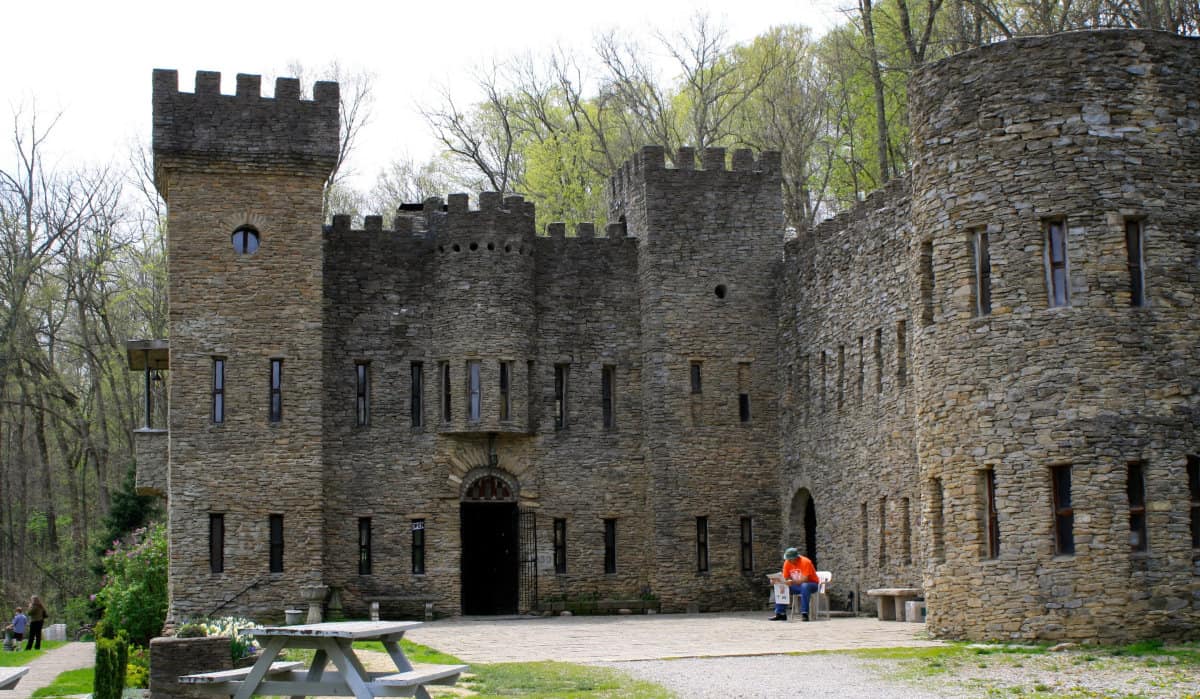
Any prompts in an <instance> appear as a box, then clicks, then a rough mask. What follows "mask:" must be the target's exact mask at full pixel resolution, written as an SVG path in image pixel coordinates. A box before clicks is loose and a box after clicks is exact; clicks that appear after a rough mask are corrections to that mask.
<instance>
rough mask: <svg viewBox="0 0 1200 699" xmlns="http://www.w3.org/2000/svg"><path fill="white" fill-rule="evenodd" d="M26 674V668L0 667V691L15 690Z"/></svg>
mask: <svg viewBox="0 0 1200 699" xmlns="http://www.w3.org/2000/svg"><path fill="white" fill-rule="evenodd" d="M27 672H29V668H27V667H0V689H16V688H17V683H18V682H20V681H21V678H22V677H24V676H25V673H27Z"/></svg>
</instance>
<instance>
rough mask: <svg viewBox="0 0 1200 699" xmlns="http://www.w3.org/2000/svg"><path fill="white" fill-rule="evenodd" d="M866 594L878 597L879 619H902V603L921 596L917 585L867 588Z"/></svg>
mask: <svg viewBox="0 0 1200 699" xmlns="http://www.w3.org/2000/svg"><path fill="white" fill-rule="evenodd" d="M867 596H869V597H878V598H879V603H878V604H879V620H880V621H904V603H905V602H908V601H910V600H915V599H916V598H918V597H920V596H921V589H920V588H917V587H881V588H877V589H874V590H867Z"/></svg>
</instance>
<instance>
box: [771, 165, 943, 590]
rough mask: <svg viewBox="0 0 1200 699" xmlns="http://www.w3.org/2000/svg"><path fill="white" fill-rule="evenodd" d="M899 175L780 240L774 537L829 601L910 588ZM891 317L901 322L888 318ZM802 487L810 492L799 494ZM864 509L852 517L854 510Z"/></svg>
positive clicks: (916, 534) (915, 542)
mask: <svg viewBox="0 0 1200 699" xmlns="http://www.w3.org/2000/svg"><path fill="white" fill-rule="evenodd" d="M908 189H909V182H908V180H907V179H901V180H896V181H894V182H893V183H892V184H891V185H890V186H889V187H888V188H886V189H884V190H881V191H878V192H875V193H874V194H872V195H871V196H870V197H868V198H867V200H866V201H865V202H863V203H862V204H860V205H859V206H857V207H856V208H855V209H854V210H852V211H850V212H847V213H845V214H842V215H840V216H838V217H837V218H834V219H832V220H829V221H826V222H825V223H823V224H821V225H820V226H818V227H817V228H816V229H815V230H814V231H812V233H811V234H801V235H800V236H799V237H798V238H796V239H794V240H792V241H789V242H788V244H787V246H786V257H785V260H784V273H783V276H784V281H783V283H784V289H785V291H784V295H783V299H782V301H781V303H780V309H781V310H780V316H779V319H780V350H781V351H780V357H779V362H780V371H781V373H783V374H784V375H785V376H786V391H785V393H784V396H783V399H782V405H783V406H784V407H783V410H782V411H781V416H780V434H781V442H782V449H783V465H782V469H781V479H780V485H779V490H778V493H777V495H776V497H778V498H779V499H780V505H781V506H782V508H783V513H784V514H783V520H784V522H785V523H786V524H785V526H786V529H785V531H786V535H785V542H786V543H787V544H789V545H794V546H797V547H799V548H800V549H801V550H802V551H803V550H805V549H806V548H808V545H809V542H808V541H807V539H806V532H805V527H804V515H805V509H806V508H807V507H813V508H814V510H815V514H816V528H815V536H816V540H815V542H813V543H812V545H813V546H814V547H815V551H816V554H817V556H816V561H815V562H816V565H817V568H818V569H820V570H829V571H830V572H832V573H833V575H834V582H833V584H832V585H831V586H830V594H831V596H832V597H833V598H834V600H835V603H838V604H849V603H850V601H851V597H852V596H853V597H856V598H857V599H858V601H859V605H860V608H863V609H871V608H873V606H874V600H872V599H870V598H867V597H866V595H865V591H866V590H868V589H871V588H876V587H909V586H919V583H920V577H921V576H920V571H921V560H922V550H921V541H922V539H923V531H924V528H925V527H924V523H923V521H922V518H921V516H920V502H921V499H920V491H919V489H918V487H917V460H916V453H915V445H914V439H913V432H912V426H913V399H914V390H915V389H914V387H913V380H912V378H913V377H912V375H911V372H912V369H911V367H912V356H911V348H909V347H907V346H906V342H907V337H906V338H905V339H904V340H903V341H902V340H901V338H900V336H901V335H908V333H909V332H910V331H909V328H910V327H911V325H912V318H913V313H912V309H911V307H910V304H909V298H908V294H907V292H906V290H907V289H908V288H909V286H910V280H911V279H912V273H911V269H910V264H909V246H910V239H911V230H910V228H909V227H908V225H907V220H908V215H909V197H908ZM901 324H903V328H904V329H903V330H901ZM808 497H811V501H808V500H807V498H808ZM864 515H865V516H864Z"/></svg>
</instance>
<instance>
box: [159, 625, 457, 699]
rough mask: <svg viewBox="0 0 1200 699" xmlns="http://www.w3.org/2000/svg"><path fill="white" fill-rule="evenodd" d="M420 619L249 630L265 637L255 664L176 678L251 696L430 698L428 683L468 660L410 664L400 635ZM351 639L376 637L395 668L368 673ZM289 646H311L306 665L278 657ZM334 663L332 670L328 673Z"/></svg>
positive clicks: (445, 680)
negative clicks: (426, 687)
mask: <svg viewBox="0 0 1200 699" xmlns="http://www.w3.org/2000/svg"><path fill="white" fill-rule="evenodd" d="M420 625H421V622H419V621H344V622H326V623H321V624H300V625H297V626H268V627H264V628H257V629H251V630H250V631H248V633H250V634H251V635H253V636H254V637H255V638H258V639H265V641H266V642H265V643H264V644H263V650H262V654H261V655H259V657H258V660H257V661H255V663H254V666H253V667H250V668H245V669H243V670H224V671H221V672H205V673H200V674H196V675H184V676H183V677H180V678H179V681H180V683H182V684H188V685H192V686H194V687H196V688H197V689H200V690H202V691H204V692H207V693H209V694H223V695H226V696H233V697H234V699H249V697H251V696H257V695H264V696H281V697H303V696H317V697H325V696H339V697H357V698H358V699H370V698H371V697H412V696H415V697H418V698H420V699H429V692H428V690H426V689H425V685H428V684H454V683H455V682H456V681H457V680H458V676H459V675H460V674H462V672H463V671H465V670H466V669H467V666H466V665H423V666H422V667H420V668H418V669H414V668H413V666H412V663H410V662H409V661H408V658H406V657H405V655H404V650H403V649H402V648H401V647H400V639H401V638H402V637H403V636H404V633H405V632H406V631H408V630H409V629H413V628H416V627H418V626H420ZM355 641H380V642H382V643H383V647H384V649H385V650H386V651H387V653H388V655H389V656H391V659H392V663H393V664H394V665H395V667H396V672H390V671H389V672H368V671H367V670H366V668H364V667H363V665H362V662H360V661H359V659H358V656H357V655H355V653H354V648H353V644H354V642H355ZM288 648H311V649H315V650H316V653H315V654H314V655H313V660H312V664H311V665H310V666H309V667H308V669H307V670H304V669H303V664H302V663H281V662H276V660H277V659H278V658H279V655H280V653H282V652H283V651H284V650H286V649H288ZM330 663H332V664H333V666H334V668H335V671H334V672H326V671H325V670H326V666H327V665H328V664H330Z"/></svg>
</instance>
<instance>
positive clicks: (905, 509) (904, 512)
mask: <svg viewBox="0 0 1200 699" xmlns="http://www.w3.org/2000/svg"><path fill="white" fill-rule="evenodd" d="M900 552H901V553H902V554H904V565H911V564H912V524H911V519H910V517H909V504H908V498H900Z"/></svg>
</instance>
